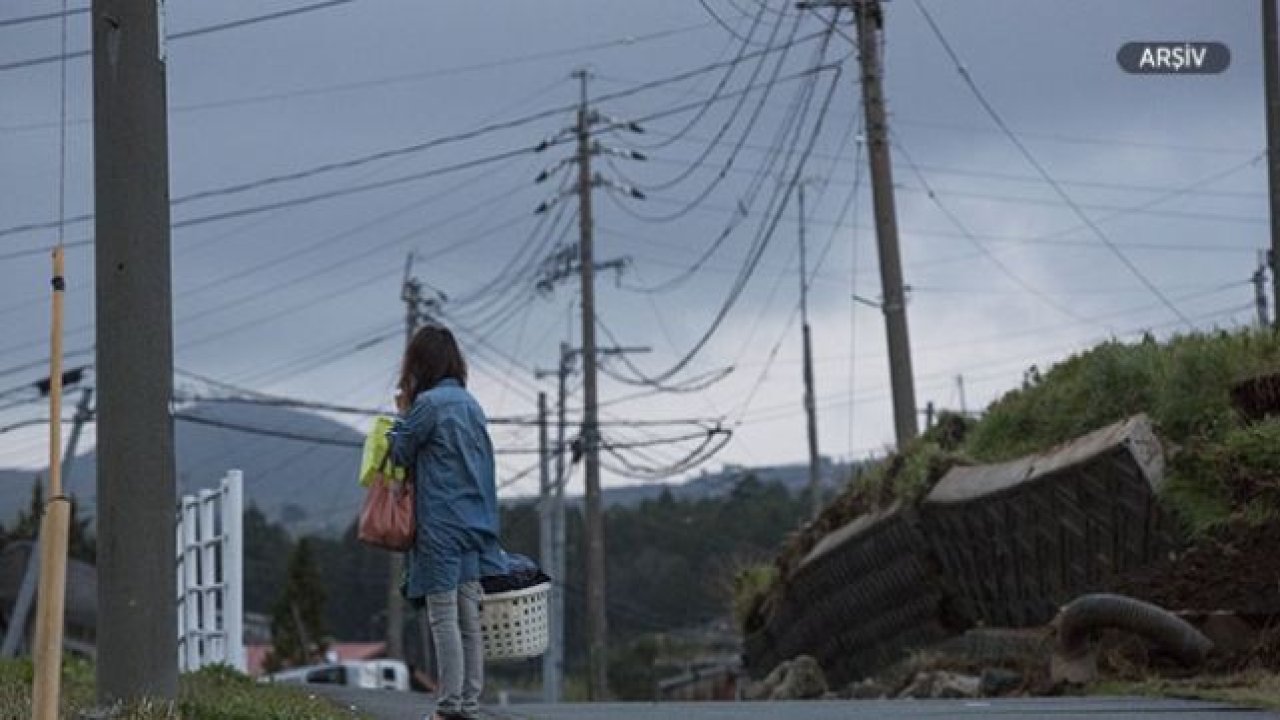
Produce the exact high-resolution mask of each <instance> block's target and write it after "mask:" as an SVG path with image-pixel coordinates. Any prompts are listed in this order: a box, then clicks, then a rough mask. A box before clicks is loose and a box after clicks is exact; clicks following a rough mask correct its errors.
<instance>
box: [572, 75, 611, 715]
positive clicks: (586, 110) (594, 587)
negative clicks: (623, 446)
mask: <svg viewBox="0 0 1280 720" xmlns="http://www.w3.org/2000/svg"><path fill="white" fill-rule="evenodd" d="M573 75H574V77H576V78H577V79H578V80H579V81H580V82H581V83H582V103H581V105H580V106H579V107H578V124H577V136H578V229H579V234H580V239H579V243H578V253H579V259H578V264H579V265H580V268H579V270H580V271H581V273H582V376H583V389H582V391H583V419H582V442H583V449H584V460H585V463H586V465H585V467H586V535H587V538H586V539H587V552H586V555H587V637H588V638H589V639H588V655H589V658H590V676H589V677H588V690H589V697H590V698H591V699H592V700H597V701H600V700H606V699H608V697H609V667H608V663H609V657H608V647H609V622H608V616H607V615H606V610H605V597H606V595H605V569H604V509H603V507H602V503H601V498H600V426H599V421H598V418H597V412H598V409H597V404H598V402H599V398H598V396H597V394H596V393H597V390H596V361H597V358H596V288H595V282H596V277H595V253H594V249H593V247H592V243H593V239H594V237H593V235H594V227H593V225H592V218H591V188H592V184H593V183H592V177H591V109H590V107H589V106H588V104H587V77H588V74H587V71H586V70H578V71H575V72H574V74H573Z"/></svg>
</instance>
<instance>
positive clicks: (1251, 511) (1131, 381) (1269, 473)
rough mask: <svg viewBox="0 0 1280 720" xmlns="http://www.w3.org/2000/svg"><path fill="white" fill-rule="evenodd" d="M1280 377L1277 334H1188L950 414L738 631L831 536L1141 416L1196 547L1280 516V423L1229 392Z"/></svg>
mask: <svg viewBox="0 0 1280 720" xmlns="http://www.w3.org/2000/svg"><path fill="white" fill-rule="evenodd" d="M1270 372H1280V335H1277V334H1275V333H1272V332H1269V331H1237V332H1215V333H1204V334H1199V333H1197V334H1190V335H1184V336H1178V337H1175V338H1173V339H1171V340H1169V341H1167V342H1156V341H1155V340H1154V339H1152V338H1150V337H1148V338H1146V339H1144V340H1142V341H1140V342H1137V343H1129V344H1126V343H1120V342H1114V341H1113V342H1107V343H1103V344H1101V345H1098V346H1097V347H1094V348H1092V349H1091V350H1089V351H1086V352H1084V353H1081V354H1079V355H1076V356H1073V357H1071V358H1069V359H1067V360H1065V361H1063V362H1061V363H1059V364H1057V365H1055V366H1053V367H1052V368H1050V369H1049V370H1047V371H1041V370H1040V369H1039V368H1036V367H1032V368H1030V369H1028V370H1027V372H1026V373H1025V375H1024V379H1023V383H1022V385H1021V387H1019V388H1017V389H1015V390H1011V391H1010V392H1008V393H1006V394H1005V395H1004V396H1003V397H1001V398H1000V399H998V400H997V401H996V402H994V403H992V405H991V406H990V407H989V408H987V410H986V412H984V413H983V415H982V417H981V418H980V419H978V420H972V419H967V418H961V417H957V416H954V415H946V414H944V415H943V416H942V417H941V418H940V419H939V422H938V423H937V424H936V425H935V427H934V428H932V429H931V430H929V431H928V432H926V433H925V434H924V435H922V436H921V437H920V438H918V439H917V440H915V441H914V442H912V443H910V444H908V445H907V446H906V447H905V448H904V449H903V450H902V452H900V453H896V454H894V455H891V456H889V457H888V458H886V459H885V460H884V461H883V462H881V463H879V464H878V465H876V466H875V467H873V468H872V469H871V470H869V471H868V472H866V473H864V474H862V475H861V476H858V477H855V478H852V479H851V480H850V481H849V484H848V486H847V487H846V488H845V490H844V491H843V492H842V493H841V494H840V495H839V496H838V497H837V498H836V499H835V500H834V501H833V502H832V503H831V504H830V505H829V506H828V507H827V508H826V509H825V510H824V511H823V513H822V514H821V515H820V516H819V518H818V519H817V520H816V521H815V522H814V523H812V524H811V525H810V526H809V527H807V528H806V529H805V530H803V531H801V532H799V533H797V534H795V535H793V536H791V537H790V538H788V540H787V542H786V543H785V545H784V547H783V549H782V552H781V553H780V555H779V557H778V559H777V560H776V562H775V565H776V568H775V570H776V572H771V573H764V574H762V573H760V572H756V573H755V574H753V575H751V576H749V578H744V579H750V580H754V582H750V581H747V582H743V583H742V584H741V589H742V592H743V593H744V594H745V597H744V596H740V597H739V598H737V600H736V602H735V606H736V607H737V608H738V616H739V620H740V621H741V622H742V623H743V624H744V626H746V627H748V628H750V627H752V626H753V625H754V622H753V620H755V621H758V620H759V619H760V618H759V611H760V610H761V609H762V602H763V601H764V600H765V598H766V597H767V595H768V594H769V592H770V591H771V590H772V587H773V583H772V582H764V583H762V582H760V579H761V578H762V577H766V578H769V579H772V578H778V579H780V580H783V581H785V578H786V577H787V576H788V574H789V572H790V570H791V569H792V568H793V567H794V565H795V563H796V562H798V561H799V559H800V558H803V557H804V555H805V553H807V552H808V551H809V549H810V548H812V547H813V545H814V544H815V543H816V542H817V541H818V540H819V539H821V538H822V537H823V536H825V535H826V534H827V533H829V532H831V531H832V530H834V529H836V528H838V527H840V526H842V525H844V524H845V523H847V522H848V521H850V520H852V519H853V518H855V517H857V516H858V515H860V514H862V513H865V512H867V511H869V510H874V509H876V508H881V507H885V506H887V505H889V504H890V503H892V502H894V501H904V502H908V503H910V502H917V501H919V500H920V499H921V498H923V497H924V495H925V494H927V493H928V491H929V489H930V488H931V487H932V486H933V484H934V483H936V482H937V481H938V479H940V478H941V477H942V475H943V474H945V473H946V471H947V470H948V469H949V468H950V467H952V466H953V465H955V464H957V463H965V464H982V463H994V462H1000V461H1004V460H1012V459H1014V458H1018V457H1022V456H1024V455H1027V454H1030V453H1035V452H1042V451H1046V450H1050V449H1052V448H1053V447H1055V446H1057V445H1059V444H1061V443H1064V442H1067V441H1070V440H1072V439H1074V438H1077V437H1079V436H1081V435H1084V434H1086V433H1088V432H1090V431H1093V430H1096V429H1098V428H1100V427H1102V426H1105V425H1108V424H1111V423H1114V422H1117V421H1119V420H1122V419H1124V418H1126V417H1129V416H1131V415H1135V414H1137V413H1147V414H1148V415H1149V416H1150V417H1151V419H1152V421H1153V422H1154V423H1155V426H1156V429H1157V432H1158V433H1159V434H1160V436H1161V438H1162V439H1163V440H1164V442H1165V444H1166V451H1167V452H1168V453H1169V455H1170V464H1169V471H1168V476H1167V480H1166V483H1165V486H1164V488H1163V500H1164V501H1165V503H1166V505H1167V506H1168V507H1169V509H1171V510H1172V511H1173V512H1174V514H1175V515H1176V516H1177V517H1178V518H1179V519H1180V520H1182V521H1183V522H1184V523H1185V525H1186V528H1187V530H1188V532H1189V533H1190V534H1192V535H1198V534H1202V533H1205V532H1207V531H1209V530H1211V529H1213V528H1215V527H1218V526H1221V525H1222V524H1224V523H1226V522H1227V521H1228V520H1232V519H1242V520H1244V521H1246V522H1259V521H1262V520H1265V519H1267V518H1275V517H1277V516H1280V419H1278V418H1275V417H1272V418H1269V419H1267V420H1264V421H1260V422H1250V421H1249V420H1248V419H1247V418H1245V417H1243V416H1242V414H1241V413H1240V412H1239V411H1238V410H1237V409H1236V408H1235V407H1234V406H1233V404H1232V397H1231V389H1232V387H1233V386H1234V385H1236V384H1237V383H1238V382H1240V381H1242V380H1245V379H1247V378H1250V377H1254V376H1257V375H1259V374H1262V373H1270Z"/></svg>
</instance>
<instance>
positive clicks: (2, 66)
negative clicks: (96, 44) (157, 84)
mask: <svg viewBox="0 0 1280 720" xmlns="http://www.w3.org/2000/svg"><path fill="white" fill-rule="evenodd" d="M354 1H355V0H325V2H318V3H313V4H311V5H303V6H301V7H296V8H290V9H288V10H280V11H278V12H273V13H267V14H265V15H255V16H253V17H247V18H241V19H239V20H231V21H229V22H223V23H216V24H214V25H205V26H204V27H198V28H193V29H191V30H185V31H183V32H179V33H173V34H171V35H168V36H167V37H166V41H173V40H183V39H186V38H191V37H199V36H201V35H208V34H210V33H216V32H221V31H223V30H231V29H234V28H240V27H245V26H247V25H256V24H258V23H263V22H268V21H271V20H279V19H281V18H286V17H292V16H294V15H301V14H303V13H309V12H314V11H316V10H325V9H328V8H331V7H334V6H336V5H346V4H347V3H351V2H354ZM68 14H74V13H68ZM59 16H61V14H59ZM89 53H90V51H89V50H77V51H75V52H62V53H59V54H57V55H46V56H43V57H36V58H28V59H26V60H15V61H13V62H8V63H0V72H4V71H6V70H18V69H21V68H29V67H35V66H37V65H47V64H49V63H55V62H61V61H65V60H75V59H79V58H84V57H88V56H89Z"/></svg>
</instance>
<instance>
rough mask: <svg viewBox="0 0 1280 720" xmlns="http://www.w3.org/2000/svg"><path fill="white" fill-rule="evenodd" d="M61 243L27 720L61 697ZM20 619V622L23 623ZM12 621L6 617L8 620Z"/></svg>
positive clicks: (65, 503) (66, 519)
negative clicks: (32, 677) (46, 484)
mask: <svg viewBox="0 0 1280 720" xmlns="http://www.w3.org/2000/svg"><path fill="white" fill-rule="evenodd" d="M63 259H64V258H63V250H62V243H61V241H59V243H58V246H57V247H56V248H54V251H53V303H52V307H53V313H52V314H53V322H52V331H51V332H50V335H49V340H50V342H49V345H50V352H49V501H48V502H47V503H45V513H44V517H43V518H41V521H40V541H39V543H38V545H39V548H40V581H39V584H40V590H39V592H38V595H37V598H38V600H39V606H38V608H37V612H36V641H35V681H34V683H33V687H32V697H31V717H32V718H33V720H57V718H58V706H59V698H60V697H61V694H62V631H63V610H64V609H65V605H66V595H67V543H68V540H69V537H70V532H71V501H70V500H69V499H68V498H67V496H65V495H63V494H62V463H61V462H60V461H61V457H62V307H63V299H64V297H63V296H64V292H65V290H66V286H67V285H66V281H65V279H64V278H63ZM25 620H26V618H25V617H24V618H23V619H22V621H23V622H25ZM11 622H12V619H11Z"/></svg>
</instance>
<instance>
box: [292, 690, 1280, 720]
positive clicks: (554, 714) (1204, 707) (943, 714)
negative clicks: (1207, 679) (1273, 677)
mask: <svg viewBox="0 0 1280 720" xmlns="http://www.w3.org/2000/svg"><path fill="white" fill-rule="evenodd" d="M313 689H315V690H316V691H317V692H318V693H322V694H324V695H325V696H327V697H330V698H332V699H333V700H334V701H335V702H337V703H339V704H340V705H342V706H344V707H348V708H351V709H352V710H355V711H359V712H362V713H365V714H366V715H368V716H369V717H371V718H373V719H374V720H420V718H421V717H422V714H423V713H424V712H425V711H426V708H427V702H426V700H425V696H423V695H418V694H416V693H415V694H410V693H397V692H389V691H376V690H355V689H350V688H341V687H325V688H313ZM485 712H486V717H488V718H490V719H491V720H880V719H881V718H886V719H889V720H913V719H915V718H1000V720H1035V719H1039V718H1052V719H1053V720H1073V719H1077V718H1078V719H1079V720H1122V719H1123V720H1129V719H1133V720H1139V719H1140V720H1154V719H1155V718H1175V720H1211V719H1212V720H1280V715H1277V714H1274V713H1267V712H1262V711H1257V710H1246V709H1242V708H1236V707H1231V706H1227V705H1220V704H1216V703H1202V702H1189V701H1184V700H1163V699H1151V698H1035V699H999V700H994V699H993V700H862V701H823V702H790V703H772V702H761V703H661V704H652V703H613V704H601V705H587V704H580V705H512V706H507V707H493V708H487V709H486V710H485Z"/></svg>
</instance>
